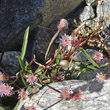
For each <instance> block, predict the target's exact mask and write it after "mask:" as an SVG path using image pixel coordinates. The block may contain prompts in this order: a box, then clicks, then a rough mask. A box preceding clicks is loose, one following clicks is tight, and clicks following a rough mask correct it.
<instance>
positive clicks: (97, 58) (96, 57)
mask: <svg viewBox="0 0 110 110" xmlns="http://www.w3.org/2000/svg"><path fill="white" fill-rule="evenodd" d="M92 59H93V60H95V61H101V60H102V59H103V54H102V53H100V52H96V53H94V55H93V56H92Z"/></svg>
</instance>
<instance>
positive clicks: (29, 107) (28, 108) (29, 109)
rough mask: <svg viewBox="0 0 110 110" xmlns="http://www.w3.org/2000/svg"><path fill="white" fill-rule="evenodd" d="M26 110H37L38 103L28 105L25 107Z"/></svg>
mask: <svg viewBox="0 0 110 110" xmlns="http://www.w3.org/2000/svg"><path fill="white" fill-rule="evenodd" d="M25 110H37V105H36V104H34V105H32V106H28V107H26V108H25Z"/></svg>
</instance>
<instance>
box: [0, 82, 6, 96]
mask: <svg viewBox="0 0 110 110" xmlns="http://www.w3.org/2000/svg"><path fill="white" fill-rule="evenodd" d="M4 88H5V84H4V83H2V82H0V96H1V97H2V96H3V95H4V91H3V90H4Z"/></svg>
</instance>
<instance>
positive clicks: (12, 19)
mask: <svg viewBox="0 0 110 110" xmlns="http://www.w3.org/2000/svg"><path fill="white" fill-rule="evenodd" d="M83 1H84V0H77V1H76V0H31V1H30V0H22V1H21V0H18V1H16V0H12V1H10V0H5V1H4V0H3V1H1V2H0V52H2V51H3V49H4V48H5V47H6V45H7V43H9V42H12V43H11V45H10V46H7V48H8V50H12V49H15V46H16V48H17V46H19V45H22V39H23V34H24V30H25V29H26V27H27V26H28V25H29V26H30V28H31V29H30V30H33V29H35V28H36V27H37V26H38V24H41V22H42V25H43V26H48V25H49V24H50V23H51V22H52V21H54V20H57V19H60V18H62V17H64V16H66V15H67V14H68V13H70V12H71V11H72V10H74V9H75V8H76V7H77V6H78V5H79V4H80V3H82V2H83ZM38 37H40V36H38ZM18 41H19V42H18ZM9 47H10V48H9Z"/></svg>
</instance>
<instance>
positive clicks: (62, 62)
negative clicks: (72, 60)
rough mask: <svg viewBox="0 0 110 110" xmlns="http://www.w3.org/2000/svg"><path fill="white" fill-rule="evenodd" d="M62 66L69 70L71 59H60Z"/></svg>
mask: <svg viewBox="0 0 110 110" xmlns="http://www.w3.org/2000/svg"><path fill="white" fill-rule="evenodd" d="M60 66H61V67H62V68H63V69H64V70H67V69H68V67H69V61H68V60H62V61H60Z"/></svg>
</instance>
